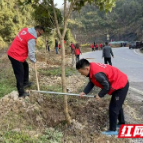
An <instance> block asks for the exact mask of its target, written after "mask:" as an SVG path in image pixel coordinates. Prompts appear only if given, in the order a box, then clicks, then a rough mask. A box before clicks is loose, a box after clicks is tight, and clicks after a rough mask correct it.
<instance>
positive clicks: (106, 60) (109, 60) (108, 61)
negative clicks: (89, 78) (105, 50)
mask: <svg viewBox="0 0 143 143" xmlns="http://www.w3.org/2000/svg"><path fill="white" fill-rule="evenodd" d="M104 63H105V64H108V63H109V65H111V66H112V62H111V58H104Z"/></svg>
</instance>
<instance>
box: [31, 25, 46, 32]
mask: <svg viewBox="0 0 143 143" xmlns="http://www.w3.org/2000/svg"><path fill="white" fill-rule="evenodd" d="M34 28H35V30H43V31H44V32H45V28H44V27H43V26H39V25H37V26H35V27H34Z"/></svg>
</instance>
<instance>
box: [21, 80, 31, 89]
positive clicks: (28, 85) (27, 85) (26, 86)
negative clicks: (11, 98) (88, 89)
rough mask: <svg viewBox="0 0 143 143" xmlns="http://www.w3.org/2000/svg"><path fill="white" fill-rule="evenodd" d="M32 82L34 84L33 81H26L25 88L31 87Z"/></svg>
mask: <svg viewBox="0 0 143 143" xmlns="http://www.w3.org/2000/svg"><path fill="white" fill-rule="evenodd" d="M32 84H33V82H27V83H24V85H23V88H24V89H25V88H28V87H30V86H31V85H32Z"/></svg>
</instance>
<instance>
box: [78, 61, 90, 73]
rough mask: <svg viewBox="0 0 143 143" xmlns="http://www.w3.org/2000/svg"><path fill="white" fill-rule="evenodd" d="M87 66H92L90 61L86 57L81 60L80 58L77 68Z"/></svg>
mask: <svg viewBox="0 0 143 143" xmlns="http://www.w3.org/2000/svg"><path fill="white" fill-rule="evenodd" d="M86 66H90V63H89V61H88V60H86V59H81V60H79V61H78V62H77V63H76V69H77V70H79V69H83V68H85V67H86Z"/></svg>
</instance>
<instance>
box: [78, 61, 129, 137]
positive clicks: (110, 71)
mask: <svg viewBox="0 0 143 143" xmlns="http://www.w3.org/2000/svg"><path fill="white" fill-rule="evenodd" d="M76 69H77V70H78V72H79V73H81V74H82V75H84V76H86V77H89V80H90V81H89V83H88V84H87V86H86V87H85V89H84V90H83V92H82V93H80V96H81V97H82V96H83V95H86V94H88V93H89V92H90V91H91V89H92V88H93V87H94V86H97V87H99V88H101V91H100V92H99V93H98V94H97V95H96V96H95V99H96V100H100V99H101V98H103V97H104V96H105V95H106V94H109V95H112V97H111V101H110V105H109V123H110V125H109V130H107V131H105V132H102V134H105V135H118V132H117V131H116V128H117V127H120V125H121V124H125V120H124V113H123V108H122V105H123V103H124V100H125V98H126V95H127V92H128V88H129V82H128V77H127V75H126V74H124V73H123V72H121V71H120V70H119V69H117V68H115V67H112V66H110V65H107V64H101V63H89V62H88V61H87V60H86V59H81V60H80V61H78V62H77V64H76ZM117 119H118V120H119V122H118V124H117Z"/></svg>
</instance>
